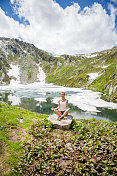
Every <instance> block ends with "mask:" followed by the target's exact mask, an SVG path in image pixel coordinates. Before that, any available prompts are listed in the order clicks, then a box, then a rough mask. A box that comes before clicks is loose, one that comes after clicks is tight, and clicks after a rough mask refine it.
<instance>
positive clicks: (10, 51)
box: [0, 38, 117, 101]
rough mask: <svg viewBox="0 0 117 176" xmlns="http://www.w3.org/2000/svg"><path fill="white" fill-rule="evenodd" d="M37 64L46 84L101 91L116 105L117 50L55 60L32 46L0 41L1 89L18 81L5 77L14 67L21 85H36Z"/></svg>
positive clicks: (67, 56)
mask: <svg viewBox="0 0 117 176" xmlns="http://www.w3.org/2000/svg"><path fill="white" fill-rule="evenodd" d="M39 64H41V66H42V67H43V69H44V71H45V73H46V76H47V77H46V82H47V83H54V84H56V85H62V86H69V87H82V88H85V89H92V90H95V91H100V92H103V93H105V94H106V95H108V96H109V99H111V100H114V101H117V47H113V48H112V49H110V50H105V51H101V52H97V53H92V54H90V55H77V56H70V55H61V56H60V57H54V56H52V55H51V54H49V53H47V52H45V51H43V50H40V49H38V48H36V47H35V46H34V45H33V44H29V43H25V42H22V41H19V40H17V39H9V38H0V85H6V84H9V83H10V80H11V79H14V80H16V79H17V77H14V78H13V77H12V76H9V74H8V73H9V69H10V68H11V67H12V66H13V65H16V66H17V67H18V68H19V69H20V83H22V84H27V83H33V82H35V81H37V74H38V67H39Z"/></svg>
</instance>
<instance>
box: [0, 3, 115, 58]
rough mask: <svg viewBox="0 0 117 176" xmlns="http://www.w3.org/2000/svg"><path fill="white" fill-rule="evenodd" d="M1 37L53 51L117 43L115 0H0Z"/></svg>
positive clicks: (81, 51)
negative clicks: (15, 39)
mask: <svg viewBox="0 0 117 176" xmlns="http://www.w3.org/2000/svg"><path fill="white" fill-rule="evenodd" d="M0 37H8V38H17V39H19V40H22V41H24V42H28V43H32V44H34V45H35V46H36V47H38V48H39V49H43V50H45V51H47V52H50V53H52V54H54V55H61V54H70V55H76V54H85V53H93V52H97V51H102V50H105V49H110V48H112V47H113V46H117V0H73V1H72V0H0Z"/></svg>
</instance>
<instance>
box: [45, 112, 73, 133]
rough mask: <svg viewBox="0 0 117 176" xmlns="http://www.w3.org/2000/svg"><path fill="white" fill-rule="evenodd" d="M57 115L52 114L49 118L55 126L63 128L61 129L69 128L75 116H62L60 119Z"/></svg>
mask: <svg viewBox="0 0 117 176" xmlns="http://www.w3.org/2000/svg"><path fill="white" fill-rule="evenodd" d="M58 118H59V117H58V116H57V115H55V114H54V115H50V116H49V117H48V120H50V121H51V122H52V123H53V126H54V128H57V129H61V130H68V129H69V128H70V126H71V123H72V120H73V116H72V115H67V116H66V117H65V118H62V119H61V120H60V121H59V120H58Z"/></svg>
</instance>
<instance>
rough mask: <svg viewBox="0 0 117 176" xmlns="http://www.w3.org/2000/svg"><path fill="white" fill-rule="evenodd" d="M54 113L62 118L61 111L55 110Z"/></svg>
mask: <svg viewBox="0 0 117 176" xmlns="http://www.w3.org/2000/svg"><path fill="white" fill-rule="evenodd" d="M54 113H55V114H57V115H59V116H60V117H61V111H59V110H56V109H55V110H54Z"/></svg>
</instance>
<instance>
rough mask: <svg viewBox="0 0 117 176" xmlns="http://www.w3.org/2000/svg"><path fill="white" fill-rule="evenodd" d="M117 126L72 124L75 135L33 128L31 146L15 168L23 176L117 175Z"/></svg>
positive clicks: (40, 125)
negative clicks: (37, 175)
mask: <svg viewBox="0 0 117 176" xmlns="http://www.w3.org/2000/svg"><path fill="white" fill-rule="evenodd" d="M116 128H117V123H115V122H112V123H110V122H107V121H97V120H95V119H91V120H73V123H72V129H73V131H67V132H66V131H65V132H64V131H62V130H51V128H49V129H48V128H46V125H45V122H44V121H39V122H37V123H35V124H33V125H32V126H31V130H30V134H31V135H33V140H32V142H30V143H29V142H28V143H25V144H24V148H25V154H24V156H23V157H22V159H21V160H20V163H19V166H18V167H16V168H15V170H16V171H17V173H20V174H21V175H23V176H24V175H27V174H28V175H31V174H32V175H36V174H39V175H60V176H62V175H71V174H72V175H96V176H97V175H113V176H114V175H115V173H116V135H117V131H116Z"/></svg>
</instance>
